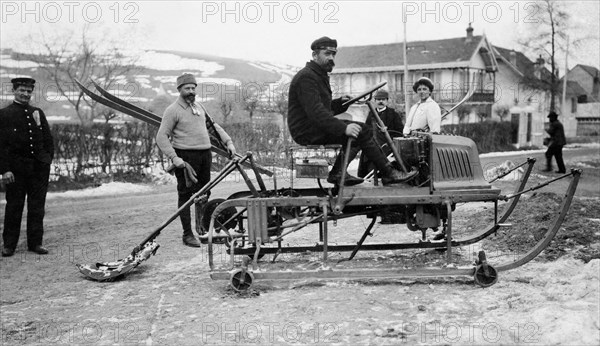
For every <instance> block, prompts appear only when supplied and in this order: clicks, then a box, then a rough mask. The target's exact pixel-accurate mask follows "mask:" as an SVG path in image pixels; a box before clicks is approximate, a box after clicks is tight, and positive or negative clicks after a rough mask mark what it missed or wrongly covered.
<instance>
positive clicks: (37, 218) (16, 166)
mask: <svg viewBox="0 0 600 346" xmlns="http://www.w3.org/2000/svg"><path fill="white" fill-rule="evenodd" d="M11 83H12V90H13V94H14V101H13V103H12V104H11V105H9V106H8V107H6V108H3V109H0V174H2V180H3V181H4V182H5V184H6V209H5V215H4V232H3V233H2V238H3V240H4V246H3V248H2V256H3V257H9V256H12V255H14V253H15V248H16V247H17V243H18V242H19V234H20V233H21V217H22V216H23V208H24V206H25V199H27V249H28V250H29V251H33V252H35V253H37V254H40V255H45V254H47V253H48V250H47V249H46V248H44V247H43V246H42V240H43V236H44V208H45V205H46V193H47V192H48V179H49V178H50V163H51V162H52V158H53V157H54V143H53V140H52V134H51V133H50V127H49V126H48V121H47V120H46V116H45V115H44V112H43V111H42V110H41V109H39V108H37V107H33V106H31V105H30V104H29V102H30V101H31V94H32V93H33V88H34V85H35V79H33V78H14V79H12V80H11Z"/></svg>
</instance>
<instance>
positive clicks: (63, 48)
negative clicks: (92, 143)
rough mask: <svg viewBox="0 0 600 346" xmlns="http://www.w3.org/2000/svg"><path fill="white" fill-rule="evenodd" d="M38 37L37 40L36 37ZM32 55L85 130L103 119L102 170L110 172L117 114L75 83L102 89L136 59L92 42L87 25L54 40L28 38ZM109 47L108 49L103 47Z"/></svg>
mask: <svg viewBox="0 0 600 346" xmlns="http://www.w3.org/2000/svg"><path fill="white" fill-rule="evenodd" d="M38 37H39V38H40V40H38V39H37V38H38ZM29 42H30V44H31V51H33V52H37V54H32V55H31V56H30V57H29V59H30V60H32V61H34V62H36V63H37V64H38V66H39V68H40V69H41V70H42V71H43V72H45V75H46V76H45V77H46V78H47V79H48V80H49V81H50V82H51V83H52V87H54V88H55V89H56V90H57V92H58V94H59V95H61V96H63V97H64V98H65V99H66V100H67V102H69V103H70V104H71V105H72V106H73V108H74V110H75V113H76V115H77V117H78V119H79V121H80V123H81V125H82V126H83V127H84V128H88V127H90V126H91V124H92V122H93V120H94V118H97V117H102V118H103V119H104V129H103V135H104V139H103V144H102V170H103V171H105V172H106V170H107V169H108V170H110V168H111V158H112V156H113V153H112V151H113V150H114V143H113V141H114V138H113V137H112V134H113V133H114V131H113V129H111V128H110V125H109V124H108V123H109V121H110V120H111V119H113V118H115V117H116V116H117V113H116V112H115V111H114V110H112V109H110V108H107V107H104V106H102V105H100V104H98V103H96V102H95V101H93V100H90V99H88V98H87V97H84V93H83V91H81V90H80V89H79V87H77V84H76V83H75V81H76V80H79V81H81V82H82V83H84V84H91V83H90V79H93V80H95V81H96V82H98V83H100V84H101V85H102V86H103V87H104V88H109V87H110V85H111V84H114V83H115V82H116V81H117V79H118V78H123V77H124V76H127V75H128V74H130V73H133V72H134V70H135V69H136V67H135V60H136V58H135V57H127V56H125V55H124V54H122V53H121V51H120V50H119V49H118V48H115V47H117V46H118V45H116V44H114V43H113V42H110V41H109V40H101V39H98V40H94V39H92V38H91V35H90V25H85V26H84V27H83V29H82V30H81V32H79V33H78V36H75V34H74V33H71V34H65V33H64V32H63V33H58V32H56V33H54V34H53V38H51V37H49V36H48V35H47V34H45V33H43V32H42V33H41V34H40V35H36V36H35V37H34V36H30V37H29ZM106 45H108V47H109V48H103V47H104V46H106ZM79 140H80V142H81V143H80V144H79V147H80V148H84V147H86V146H85V143H84V142H85V141H86V140H87V138H86V136H79ZM84 156H85V153H84V151H83V150H80V151H78V153H77V164H76V168H75V175H76V176H79V174H81V173H82V170H83V166H84V163H85V162H84V161H87V158H85V157H84Z"/></svg>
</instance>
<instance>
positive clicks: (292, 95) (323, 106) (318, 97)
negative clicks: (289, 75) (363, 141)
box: [288, 61, 348, 145]
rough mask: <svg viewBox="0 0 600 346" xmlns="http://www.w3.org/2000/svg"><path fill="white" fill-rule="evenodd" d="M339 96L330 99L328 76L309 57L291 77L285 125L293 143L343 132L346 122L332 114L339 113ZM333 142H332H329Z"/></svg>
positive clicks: (320, 140) (318, 140)
mask: <svg viewBox="0 0 600 346" xmlns="http://www.w3.org/2000/svg"><path fill="white" fill-rule="evenodd" d="M346 109H348V107H342V100H341V99H339V98H338V99H335V100H332V92H331V87H330V85H329V76H328V74H327V72H326V71H325V70H323V69H322V68H321V66H319V65H318V64H317V63H316V62H314V61H310V62H308V63H306V66H305V67H304V68H303V69H301V70H300V71H299V72H298V73H297V74H296V75H295V76H294V78H293V79H292V82H291V84H290V91H289V100H288V127H289V130H290V134H291V135H292V138H293V139H294V141H296V143H298V144H301V145H309V144H329V143H324V142H323V140H324V139H327V138H328V137H329V138H333V137H335V138H341V137H343V136H344V133H345V131H346V126H347V124H346V123H344V122H343V121H342V120H340V119H337V118H335V117H334V115H337V114H340V113H343V112H345V111H346ZM330 144H334V143H330Z"/></svg>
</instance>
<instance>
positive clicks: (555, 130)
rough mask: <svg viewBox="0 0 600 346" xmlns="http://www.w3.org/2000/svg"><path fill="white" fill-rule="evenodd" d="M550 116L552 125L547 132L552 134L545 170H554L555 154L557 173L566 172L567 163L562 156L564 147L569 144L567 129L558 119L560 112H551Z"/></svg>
mask: <svg viewBox="0 0 600 346" xmlns="http://www.w3.org/2000/svg"><path fill="white" fill-rule="evenodd" d="M548 118H549V119H550V127H549V128H548V129H547V130H546V132H548V134H549V135H550V143H549V144H548V150H546V169H545V170H544V172H552V156H554V157H555V158H556V165H557V166H558V171H556V173H565V172H566V169H565V163H564V161H563V157H562V148H563V146H565V144H567V140H566V139H565V129H564V128H563V124H561V123H560V121H558V114H556V113H555V112H550V113H549V114H548Z"/></svg>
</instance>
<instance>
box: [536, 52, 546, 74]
mask: <svg viewBox="0 0 600 346" xmlns="http://www.w3.org/2000/svg"><path fill="white" fill-rule="evenodd" d="M545 63H546V60H544V58H542V55H541V54H540V56H539V57H538V58H537V60H536V61H535V64H534V65H533V71H534V72H533V74H534V76H535V77H536V78H538V79H539V78H542V68H544V64H545Z"/></svg>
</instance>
